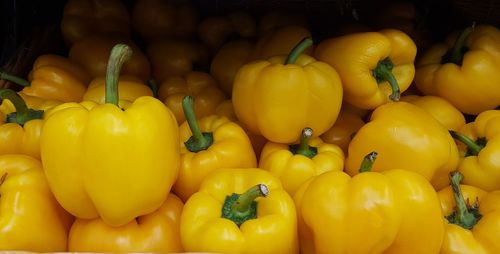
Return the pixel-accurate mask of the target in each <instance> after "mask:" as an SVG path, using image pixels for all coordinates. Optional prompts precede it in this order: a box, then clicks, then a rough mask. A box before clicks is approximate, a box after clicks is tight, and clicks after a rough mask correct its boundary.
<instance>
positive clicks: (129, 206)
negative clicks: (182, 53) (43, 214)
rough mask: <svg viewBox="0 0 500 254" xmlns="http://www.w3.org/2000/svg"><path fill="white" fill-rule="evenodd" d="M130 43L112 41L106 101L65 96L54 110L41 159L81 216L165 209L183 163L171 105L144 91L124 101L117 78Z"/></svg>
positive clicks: (112, 221) (114, 221) (126, 216)
mask: <svg viewBox="0 0 500 254" xmlns="http://www.w3.org/2000/svg"><path fill="white" fill-rule="evenodd" d="M130 55H131V50H130V48H129V47H128V46H127V45H123V44H118V45H116V46H115V47H113V50H112V51H111V55H110V61H109V64H108V75H107V76H106V79H107V80H106V104H103V105H97V104H96V103H92V102H88V101H87V102H82V103H81V104H77V103H69V104H66V103H65V104H61V105H59V106H58V107H56V108H54V109H53V110H51V114H50V115H48V116H47V118H46V120H45V124H44V127H43V130H42V136H41V152H42V162H43V165H44V169H45V173H46V176H47V179H48V182H49V185H50V187H51V189H52V191H53V192H54V195H55V196H56V198H57V200H58V201H59V202H60V203H61V205H62V206H63V207H64V208H65V209H66V210H67V211H69V212H70V213H71V214H73V215H75V216H76V217H78V218H82V219H94V218H98V217H100V218H102V220H103V221H104V222H105V223H107V224H109V225H111V226H121V225H125V224H127V223H129V222H130V221H132V220H133V219H134V218H136V217H138V216H141V215H144V214H148V213H151V212H153V211H154V210H156V209H158V208H159V207H160V206H161V204H162V203H163V201H165V199H166V198H167V195H168V193H169V192H170V189H171V186H172V185H173V183H174V181H175V179H176V177H177V173H178V169H179V165H180V152H179V150H180V149H179V136H178V125H177V122H176V121H175V117H174V115H173V114H172V112H171V111H170V110H169V109H168V108H167V107H165V105H164V104H163V103H162V102H161V101H159V100H157V99H155V98H153V97H149V96H143V97H140V98H138V99H137V100H135V101H133V102H132V103H131V105H129V106H126V107H123V106H122V107H118V106H117V104H118V89H117V79H118V73H119V72H120V67H121V65H122V63H123V61H126V59H127V58H129V57H130Z"/></svg>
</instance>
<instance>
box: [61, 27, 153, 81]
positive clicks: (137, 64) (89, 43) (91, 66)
mask: <svg viewBox="0 0 500 254" xmlns="http://www.w3.org/2000/svg"><path fill="white" fill-rule="evenodd" d="M118 43H126V44H128V45H130V47H131V48H132V50H133V51H134V55H133V56H132V58H131V59H130V60H129V61H127V62H126V63H125V64H124V65H123V71H122V73H123V74H128V75H132V76H136V77H139V78H141V79H142V80H143V81H144V82H146V81H147V80H149V79H150V78H151V77H150V76H151V66H150V63H149V61H148V59H147V58H146V56H145V55H144V54H143V53H142V52H141V50H140V49H139V47H138V46H136V45H135V44H134V43H133V42H132V41H131V39H129V38H125V37H122V36H117V35H111V34H106V35H91V36H87V37H85V38H83V39H81V40H79V41H77V42H76V43H75V44H73V46H72V47H71V49H70V50H69V59H70V60H71V61H74V62H76V63H78V64H80V65H81V66H82V67H83V68H84V69H85V70H87V72H88V73H90V75H91V77H92V78H97V77H104V76H106V67H107V63H108V57H109V52H110V51H111V49H112V48H113V46H114V45H116V44H118Z"/></svg>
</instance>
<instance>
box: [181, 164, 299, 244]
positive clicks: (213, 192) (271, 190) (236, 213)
mask: <svg viewBox="0 0 500 254" xmlns="http://www.w3.org/2000/svg"><path fill="white" fill-rule="evenodd" d="M181 240H182V245H183V246H184V249H185V250H186V251H192V252H202V251H203V252H216V253H241V254H254V253H255V254H257V253H259V254H295V253H298V252H299V250H298V249H299V247H298V237H297V218H296V213H295V206H294V204H293V200H292V198H291V197H290V196H289V195H288V193H286V191H284V190H283V189H282V187H281V183H280V181H279V180H278V179H277V178H276V177H274V176H273V175H272V174H271V173H269V172H267V171H265V170H262V169H257V168H228V169H220V170H218V171H217V172H216V173H213V174H211V175H210V176H209V177H207V178H206V179H205V180H204V181H203V183H202V185H201V186H200V189H199V191H198V192H196V193H195V194H194V195H193V196H191V198H190V199H189V200H188V201H187V202H186V204H185V205H184V210H183V211H182V215H181Z"/></svg>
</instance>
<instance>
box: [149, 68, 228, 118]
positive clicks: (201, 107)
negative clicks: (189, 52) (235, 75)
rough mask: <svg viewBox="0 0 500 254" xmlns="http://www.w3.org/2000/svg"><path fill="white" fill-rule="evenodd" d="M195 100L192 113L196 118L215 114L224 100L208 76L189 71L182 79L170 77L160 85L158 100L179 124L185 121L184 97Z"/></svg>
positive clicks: (223, 96)
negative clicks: (190, 97) (170, 111)
mask: <svg viewBox="0 0 500 254" xmlns="http://www.w3.org/2000/svg"><path fill="white" fill-rule="evenodd" d="M187 95H189V96H192V97H194V98H196V100H195V104H194V112H195V114H196V117H197V118H202V117H205V116H209V115H213V114H215V109H216V108H217V106H218V105H219V104H220V103H221V102H222V101H224V100H225V99H226V96H225V95H224V92H222V90H220V89H219V87H218V86H217V83H216V82H215V80H214V78H212V76H210V74H207V73H204V72H198V71H191V72H188V73H186V74H185V75H184V76H182V77H170V78H167V79H165V81H163V82H162V83H161V84H160V88H159V90H158V98H159V99H160V100H162V101H163V103H165V105H167V107H168V108H169V109H170V110H172V112H173V113H174V115H175V118H176V119H177V122H178V123H179V125H180V124H182V123H184V121H186V118H185V117H184V111H183V109H182V100H183V98H184V97H185V96H187Z"/></svg>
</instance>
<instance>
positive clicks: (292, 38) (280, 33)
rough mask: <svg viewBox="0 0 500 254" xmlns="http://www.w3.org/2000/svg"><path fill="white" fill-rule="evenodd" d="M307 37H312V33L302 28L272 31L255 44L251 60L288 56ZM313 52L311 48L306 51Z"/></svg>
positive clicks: (287, 27)
mask: <svg viewBox="0 0 500 254" xmlns="http://www.w3.org/2000/svg"><path fill="white" fill-rule="evenodd" d="M307 37H311V32H310V31H309V30H308V29H307V28H304V27H302V26H285V27H281V28H278V29H275V30H272V31H271V32H269V33H267V34H266V35H265V36H262V37H261V38H259V40H258V41H257V42H256V43H255V47H254V49H253V51H252V54H251V55H250V60H261V59H267V58H270V57H273V56H279V55H286V54H288V53H290V51H291V50H292V49H293V48H294V47H295V46H296V45H297V44H298V43H299V42H300V41H301V40H302V39H304V38H307ZM311 46H312V45H311ZM312 51H313V50H312V49H311V48H307V49H304V52H305V53H306V54H310V53H312Z"/></svg>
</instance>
